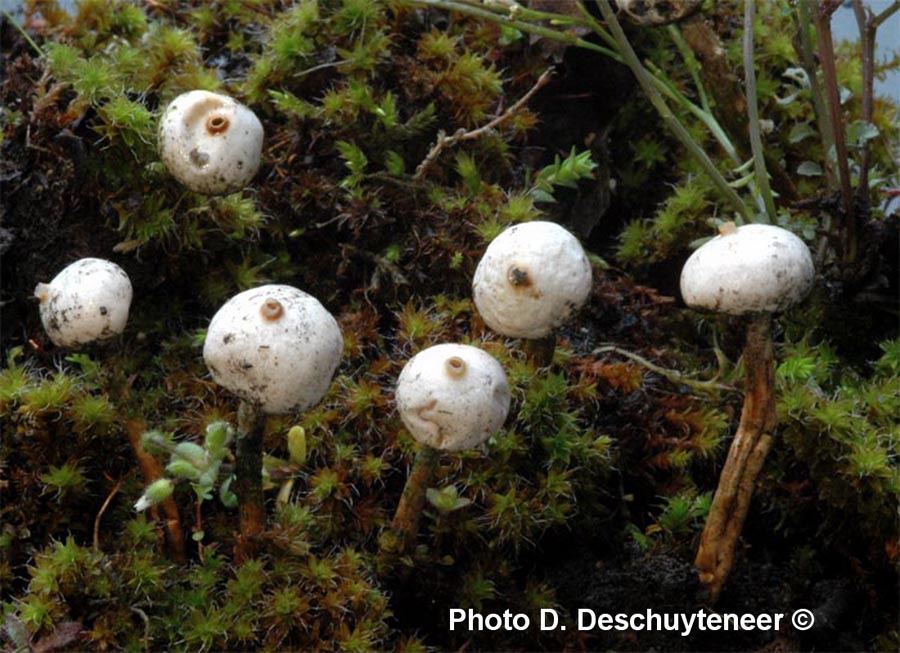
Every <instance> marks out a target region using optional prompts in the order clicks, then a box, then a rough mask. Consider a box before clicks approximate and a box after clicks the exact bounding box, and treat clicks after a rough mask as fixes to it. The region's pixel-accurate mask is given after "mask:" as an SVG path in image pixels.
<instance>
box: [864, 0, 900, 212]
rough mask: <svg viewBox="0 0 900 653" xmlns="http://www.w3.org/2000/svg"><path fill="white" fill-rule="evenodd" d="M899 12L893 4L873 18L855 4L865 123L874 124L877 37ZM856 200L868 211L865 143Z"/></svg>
mask: <svg viewBox="0 0 900 653" xmlns="http://www.w3.org/2000/svg"><path fill="white" fill-rule="evenodd" d="M898 10H900V2H894V3H892V4H891V5H890V6H888V7H887V8H886V9H885V10H884V11H882V12H881V13H880V14H878V15H875V16H873V15H872V10H871V9H869V8H868V7H866V6H865V5H863V3H862V0H853V11H854V13H855V14H856V23H857V25H858V26H859V47H860V58H861V59H862V85H863V91H862V119H863V120H865V121H866V122H869V123H870V122H872V118H873V115H874V109H875V35H876V34H877V32H878V28H879V27H880V26H881V24H882V23H884V21H885V20H887V19H888V18H890V17H891V15H893V14H894V13H896V12H897V11H898ZM856 197H857V199H858V201H859V206H860V209H861V210H862V211H868V210H869V201H870V200H869V144H868V142H866V143H863V145H862V152H861V153H860V157H859V185H858V186H857V188H856Z"/></svg>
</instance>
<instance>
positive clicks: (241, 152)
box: [159, 91, 263, 195]
mask: <svg viewBox="0 0 900 653" xmlns="http://www.w3.org/2000/svg"><path fill="white" fill-rule="evenodd" d="M262 143H263V127H262V123H260V121H259V119H258V118H257V117H256V114H254V113H253V111H251V110H250V109H249V108H248V107H246V106H244V105H243V104H241V103H240V102H238V101H236V100H234V99H233V98H230V97H228V96H227V95H221V94H219V93H211V92H209V91H189V92H188V93H183V94H181V95H179V96H178V97H176V98H175V99H174V100H172V102H171V103H169V106H168V107H166V110H165V112H164V113H163V115H162V118H161V119H160V122H159V154H160V157H161V158H162V160H163V163H165V164H166V167H167V168H168V169H169V171H170V172H171V173H172V174H173V175H174V176H175V177H176V178H177V179H178V180H179V181H180V182H181V183H183V184H184V185H185V186H187V187H188V188H190V189H191V190H193V191H195V192H198V193H204V194H206V195H223V194H226V193H233V192H235V191H238V190H240V189H241V188H243V187H244V186H246V185H247V184H249V183H250V181H251V180H252V179H253V176H254V175H255V174H256V171H257V169H258V168H259V161H260V157H261V155H262Z"/></svg>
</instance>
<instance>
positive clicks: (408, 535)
mask: <svg viewBox="0 0 900 653" xmlns="http://www.w3.org/2000/svg"><path fill="white" fill-rule="evenodd" d="M440 457H441V452H440V451H438V450H437V449H435V448H434V447H429V446H427V445H424V446H423V447H422V448H421V449H419V451H418V453H417V454H416V459H415V461H414V462H413V466H412V469H410V470H409V478H408V479H407V480H406V486H404V488H403V494H401V495H400V503H399V504H398V505H397V512H396V513H394V519H393V521H392V522H391V530H392V531H393V532H394V534H395V535H396V536H397V538H398V540H399V549H398V550H397V551H396V552H395V553H396V554H398V555H402V554H403V553H404V552H406V551H407V550H409V548H410V547H411V546H412V545H413V544H414V543H415V541H416V536H417V535H418V533H419V520H420V519H421V517H422V509H423V508H424V507H425V491H426V490H427V489H428V484H429V483H431V479H432V478H433V477H434V470H435V469H436V468H437V464H438V461H439V460H440Z"/></svg>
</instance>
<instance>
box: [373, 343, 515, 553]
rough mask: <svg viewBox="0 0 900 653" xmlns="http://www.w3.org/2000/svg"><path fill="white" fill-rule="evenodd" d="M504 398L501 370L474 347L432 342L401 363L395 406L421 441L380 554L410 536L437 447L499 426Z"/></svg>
mask: <svg viewBox="0 0 900 653" xmlns="http://www.w3.org/2000/svg"><path fill="white" fill-rule="evenodd" d="M509 404H510V390H509V382H508V380H507V378H506V372H505V371H504V370H503V367H502V366H501V365H500V363H499V362H498V361H497V360H496V359H495V358H494V357H493V356H491V355H490V354H488V353H487V352H486V351H484V350H482V349H479V348H478V347H472V346H470V345H460V344H443V345H435V346H433V347H429V348H428V349H425V350H423V351H421V352H419V353H418V354H416V355H415V356H413V357H412V358H411V359H410V360H409V362H408V363H407V364H406V365H405V366H404V367H403V370H402V371H401V372H400V376H399V378H398V379H397V410H398V412H399V413H400V418H401V419H402V420H403V424H404V425H405V426H406V428H407V429H409V432H410V433H411V434H412V436H413V437H414V438H415V439H416V441H418V442H419V443H420V444H421V445H422V447H421V449H419V451H418V452H417V454H416V458H415V462H414V463H413V466H412V469H411V470H410V472H409V477H408V479H407V481H406V486H405V487H404V488H403V493H402V495H401V496H400V503H399V504H398V505H397V511H396V512H395V513H394V519H393V520H392V522H391V531H390V533H389V537H388V538H385V539H384V540H383V549H382V553H383V560H390V559H391V556H392V555H395V554H399V553H403V552H404V551H406V550H407V549H408V548H409V547H410V546H411V545H412V543H413V541H414V540H415V538H416V534H417V533H418V530H419V519H420V518H421V515H422V508H423V507H424V504H425V491H426V489H427V487H428V484H429V483H430V482H431V479H432V477H433V476H434V470H435V468H436V467H437V464H438V461H439V458H440V454H441V452H442V451H447V452H454V451H462V450H465V449H471V448H473V447H477V446H478V445H480V444H482V443H483V442H484V441H485V440H487V439H488V438H489V437H490V436H491V435H492V434H493V433H495V432H496V431H497V430H498V429H499V428H500V427H501V426H503V422H505V421H506V416H507V414H508V413H509ZM385 543H387V544H386V545H385Z"/></svg>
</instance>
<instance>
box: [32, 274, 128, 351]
mask: <svg viewBox="0 0 900 653" xmlns="http://www.w3.org/2000/svg"><path fill="white" fill-rule="evenodd" d="M132 294H133V291H132V288H131V280H130V279H129V278H128V275H127V274H126V273H125V270H123V269H122V268H120V267H119V266H118V265H116V264H115V263H112V262H111V261H106V260H104V259H99V258H83V259H80V260H78V261H75V262H74V263H72V264H71V265H69V266H67V267H65V268H64V269H63V270H62V271H61V272H60V273H59V274H57V275H56V276H55V277H54V278H53V280H52V281H51V282H50V283H39V284H38V285H37V287H36V288H35V290H34V295H35V297H37V298H38V300H39V301H40V312H41V323H42V324H43V325H44V330H45V331H46V332H47V335H48V336H50V340H52V341H53V344H55V345H57V346H58V347H75V346H78V345H84V344H87V343H89V342H93V341H95V340H106V339H109V338H113V337H115V336H117V335H119V334H120V333H122V331H124V330H125V324H126V323H127V322H128V311H129V310H130V308H131V298H132Z"/></svg>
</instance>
